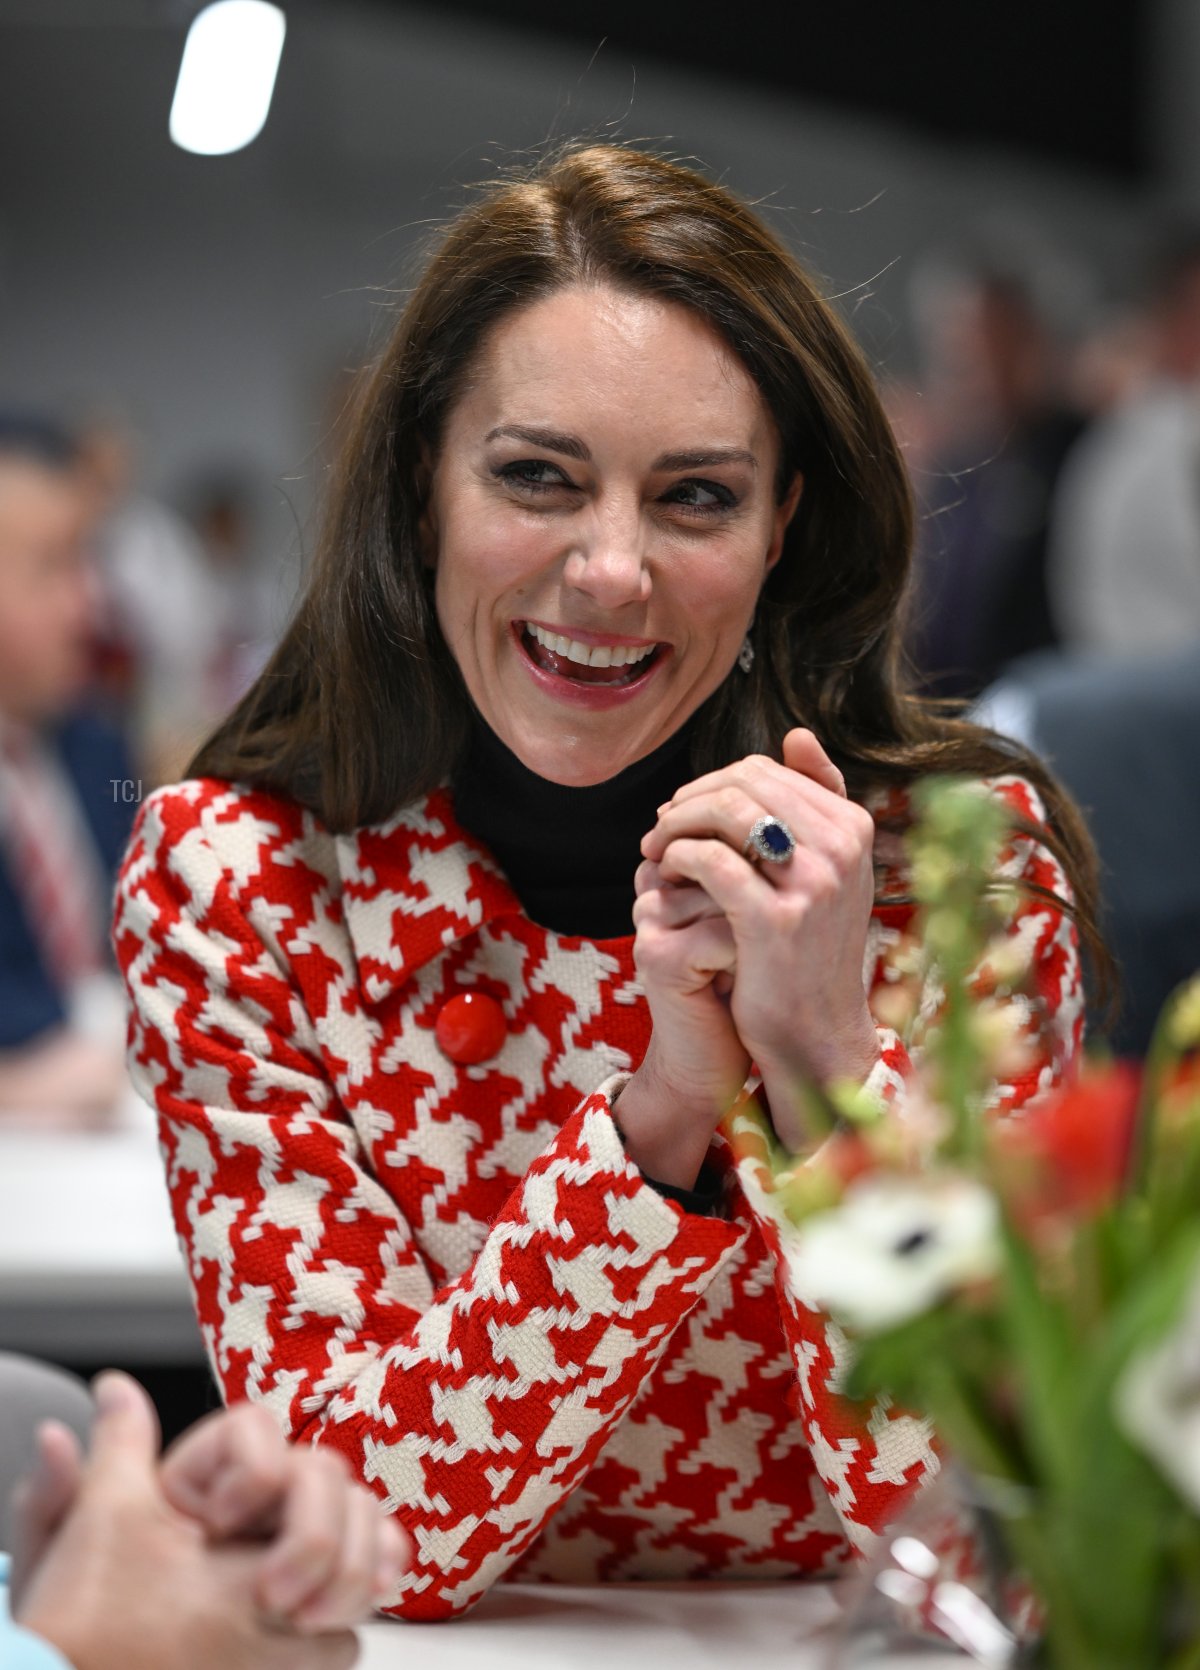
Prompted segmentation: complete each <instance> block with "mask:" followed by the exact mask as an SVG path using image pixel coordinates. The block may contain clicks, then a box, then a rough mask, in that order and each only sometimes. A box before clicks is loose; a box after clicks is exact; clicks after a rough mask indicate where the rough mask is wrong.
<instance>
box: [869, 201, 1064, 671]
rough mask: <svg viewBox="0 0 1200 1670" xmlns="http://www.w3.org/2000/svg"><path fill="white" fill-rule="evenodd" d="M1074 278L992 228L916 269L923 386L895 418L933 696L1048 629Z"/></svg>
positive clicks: (921, 640)
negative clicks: (912, 495) (912, 520)
mask: <svg viewBox="0 0 1200 1670" xmlns="http://www.w3.org/2000/svg"><path fill="white" fill-rule="evenodd" d="M1079 289H1080V281H1079V279H1078V277H1077V275H1076V274H1075V273H1074V272H1073V271H1072V270H1071V269H1069V268H1068V267H1067V266H1066V265H1065V264H1064V263H1062V261H1061V260H1060V259H1059V258H1057V257H1056V256H1054V255H1053V254H1052V253H1051V252H1049V251H1047V250H1043V249H1042V248H1041V247H1040V246H1039V245H1038V244H1037V243H1036V242H1034V241H1033V240H1031V239H1030V238H1029V236H1028V235H1027V234H1023V235H1018V233H1017V231H1016V230H1015V229H1006V228H1003V227H997V228H994V229H993V228H985V229H983V230H981V231H979V232H978V233H976V234H974V235H973V236H971V237H969V238H968V239H966V240H965V241H964V242H963V243H962V244H961V245H958V246H956V247H954V248H950V249H948V250H946V251H944V252H942V253H941V254H936V255H931V256H928V257H926V259H925V260H924V261H923V262H921V263H920V264H919V265H918V269H917V276H916V279H915V281H914V284H913V312H914V315H915V324H916V328H917V336H918V344H919V353H920V356H921V360H922V375H921V386H922V393H921V398H920V401H919V403H914V401H913V400H912V398H911V396H910V397H909V398H908V399H907V400H905V401H904V402H903V409H902V413H901V412H899V411H898V413H897V426H898V428H899V429H900V430H901V431H902V432H907V437H908V439H909V443H910V444H909V447H908V456H909V463H910V470H911V471H912V473H913V478H914V485H915V487H916V490H917V497H918V503H919V505H920V508H921V512H922V515H921V531H920V538H919V547H918V553H917V562H916V565H915V578H914V597H913V612H912V626H911V633H910V643H909V648H910V653H911V655H912V658H913V661H914V663H915V665H916V667H917V669H918V672H919V675H920V679H921V683H922V686H923V688H924V689H925V690H927V691H928V692H930V693H931V694H936V695H943V696H963V697H970V696H974V695H977V694H978V693H979V691H981V690H982V689H983V688H984V687H985V686H986V685H987V684H989V683H990V682H991V681H992V679H994V678H995V677H996V675H997V674H998V673H999V672H1000V671H1001V669H1002V668H1003V667H1005V666H1006V665H1007V664H1008V663H1009V662H1010V661H1012V660H1014V659H1015V658H1016V657H1018V656H1020V655H1023V654H1025V653H1027V652H1029V651H1030V650H1034V649H1038V648H1041V647H1044V646H1046V645H1050V644H1054V643H1055V642H1056V641H1057V636H1058V634H1057V629H1056V626H1055V623H1054V620H1053V618H1052V615H1051V610H1050V604H1049V597H1048V591H1047V580H1046V560H1047V559H1046V546H1047V527H1048V517H1049V506H1050V500H1051V495H1052V492H1053V490H1054V485H1055V482H1056V479H1057V476H1058V473H1059V470H1060V469H1061V467H1062V463H1063V459H1064V458H1065V456H1066V454H1067V451H1068V449H1069V448H1070V447H1071V445H1072V444H1073V443H1074V441H1075V440H1076V439H1077V438H1078V436H1079V435H1080V433H1081V431H1082V429H1083V427H1084V423H1085V421H1086V420H1085V415H1084V413H1083V412H1082V411H1080V410H1079V409H1078V407H1077V405H1076V403H1075V400H1074V398H1073V396H1072V394H1071V393H1070V392H1069V389H1068V375H1067V368H1068V356H1067V352H1066V346H1065V342H1064V336H1065V330H1064V323H1065V317H1066V315H1067V314H1068V313H1069V312H1070V311H1073V310H1075V309H1076V308H1077V305H1078V295H1077V292H1078V291H1079ZM1071 304H1074V306H1072V305H1071ZM918 422H919V431H917V430H915V429H914V425H916V424H917V423H918Z"/></svg>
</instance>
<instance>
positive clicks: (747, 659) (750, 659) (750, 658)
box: [738, 632, 754, 673]
mask: <svg viewBox="0 0 1200 1670" xmlns="http://www.w3.org/2000/svg"><path fill="white" fill-rule="evenodd" d="M753 665H754V645H753V644H752V643H751V642H750V634H749V633H748V632H747V634H746V636H745V637H744V638H743V639H742V647H741V649H740V650H738V666H739V667H740V668H741V669H742V671H743V672H744V673H748V672H749V671H750V669H751V667H752V666H753Z"/></svg>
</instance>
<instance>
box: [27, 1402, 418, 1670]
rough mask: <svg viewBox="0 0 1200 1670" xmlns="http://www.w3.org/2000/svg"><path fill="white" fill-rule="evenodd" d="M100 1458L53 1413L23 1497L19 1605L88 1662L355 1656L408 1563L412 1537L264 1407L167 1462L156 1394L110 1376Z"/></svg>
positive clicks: (323, 1668) (334, 1460) (101, 1408)
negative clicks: (368, 1621)
mask: <svg viewBox="0 0 1200 1670" xmlns="http://www.w3.org/2000/svg"><path fill="white" fill-rule="evenodd" d="M96 1400H97V1415H96V1419H95V1422H94V1425H93V1429H92V1440H91V1449H90V1453H89V1455H88V1456H87V1458H86V1459H85V1458H84V1456H83V1454H82V1452H81V1450H80V1448H79V1444H78V1441H77V1440H76V1438H75V1436H74V1434H73V1433H72V1432H71V1431H70V1430H69V1429H68V1428H67V1427H65V1426H62V1425H61V1424H59V1423H57V1422H45V1423H44V1424H43V1426H42V1428H41V1429H40V1433H39V1441H38V1450H39V1455H38V1465H37V1467H36V1469H35V1470H34V1472H33V1473H32V1474H31V1476H30V1477H29V1478H28V1480H27V1481H26V1482H25V1483H24V1485H22V1486H21V1487H20V1489H19V1491H18V1494H17V1496H16V1497H15V1498H14V1508H15V1518H16V1534H17V1546H16V1548H15V1550H14V1563H13V1581H12V1601H13V1613H14V1616H15V1617H16V1618H17V1620H18V1621H19V1622H20V1623H22V1624H24V1625H25V1626H26V1627H27V1628H29V1629H31V1630H33V1631H34V1632H35V1633H36V1634H38V1635H41V1636H42V1637H43V1639H45V1640H47V1641H49V1642H51V1643H52V1644H53V1645H55V1646H57V1647H58V1648H59V1649H60V1651H61V1652H62V1653H63V1654H64V1656H65V1657H67V1659H68V1660H69V1661H70V1662H71V1663H72V1664H73V1665H74V1666H76V1670H131V1667H133V1666H140V1665H154V1666H155V1670H195V1667H198V1666H200V1665H209V1664H213V1665H216V1664H219V1665H221V1666H222V1670H273V1667H274V1670H346V1667H348V1666H349V1665H350V1664H352V1663H353V1662H354V1659H355V1657H356V1655H357V1646H356V1643H355V1640H354V1637H353V1635H351V1634H350V1626H351V1625H353V1624H354V1623H357V1622H358V1621H360V1620H361V1619H362V1618H364V1617H365V1616H367V1615H369V1613H370V1611H371V1608H372V1606H373V1605H375V1604H380V1603H381V1602H382V1600H383V1597H384V1596H385V1595H387V1594H388V1593H389V1592H390V1591H392V1590H394V1589H395V1586H396V1584H397V1582H398V1580H399V1578H400V1576H401V1574H402V1573H403V1572H404V1571H405V1570H407V1568H408V1565H409V1563H410V1561H411V1558H412V1547H411V1543H410V1541H409V1538H408V1536H407V1534H406V1533H405V1532H404V1531H403V1530H401V1528H400V1527H399V1526H398V1525H397V1524H396V1523H395V1522H394V1521H393V1520H391V1519H389V1518H388V1517H387V1515H386V1514H385V1513H384V1511H383V1509H382V1507H381V1504H380V1503H379V1502H378V1501H377V1500H376V1499H375V1497H374V1496H373V1495H372V1494H371V1492H370V1491H368V1490H367V1489H366V1487H365V1486H363V1485H361V1484H359V1483H357V1482H355V1481H354V1480H353V1479H352V1477H351V1474H350V1470H349V1465H348V1463H346V1462H345V1461H344V1460H343V1459H342V1458H341V1457H340V1456H338V1455H336V1454H334V1453H333V1452H332V1451H329V1450H325V1449H312V1448H309V1447H308V1446H304V1445H298V1446H293V1445H289V1444H287V1443H286V1442H285V1441H284V1438H283V1435H282V1433H281V1432H280V1431H279V1429H278V1428H277V1427H276V1425H275V1423H274V1420H273V1419H272V1417H271V1415H270V1414H269V1413H268V1412H267V1410H265V1409H264V1408H263V1407H262V1406H261V1405H252V1404H248V1403H245V1404H238V1405H236V1406H235V1407H233V1408H231V1409H228V1410H220V1411H218V1412H216V1413H214V1414H212V1415H208V1416H205V1417H204V1419H203V1420H201V1421H198V1422H197V1423H196V1425H195V1426H194V1427H192V1428H191V1429H189V1431H188V1432H186V1433H185V1434H184V1435H183V1436H182V1437H181V1438H179V1439H177V1440H176V1442H175V1443H174V1444H173V1445H172V1446H171V1448H170V1449H169V1450H168V1451H167V1453H166V1455H165V1456H163V1457H162V1458H161V1460H160V1459H159V1456H158V1448H159V1442H160V1437H159V1430H158V1419H157V1415H156V1413H155V1410H154V1406H153V1404H152V1403H151V1402H150V1399H149V1398H148V1396H147V1395H146V1393H145V1391H144V1390H143V1389H142V1387H141V1386H139V1385H138V1383H137V1382H136V1381H135V1380H132V1379H130V1378H129V1377H128V1376H127V1375H123V1374H117V1373H113V1372H111V1371H110V1372H109V1373H107V1374H105V1375H103V1376H102V1377H101V1378H100V1380H99V1381H98V1382H97V1386H96Z"/></svg>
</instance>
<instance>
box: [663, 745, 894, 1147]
mask: <svg viewBox="0 0 1200 1670" xmlns="http://www.w3.org/2000/svg"><path fill="white" fill-rule="evenodd" d="M767 815H769V816H773V817H776V818H780V819H782V820H783V821H784V822H785V823H786V824H787V825H788V826H789V828H790V829H791V831H792V833H793V835H794V836H795V840H796V847H795V850H794V851H793V853H792V854H791V856H790V858H788V859H787V860H786V861H785V862H784V863H780V864H765V863H764V864H760V863H755V862H754V861H753V860H752V858H751V857H748V856H746V855H745V850H744V849H745V843H746V838H747V836H748V834H749V832H750V829H751V827H752V825H753V824H754V823H755V821H756V820H757V819H758V818H760V817H763V816H767ZM874 838H875V824H874V820H873V818H872V817H871V814H870V813H869V812H867V811H866V810H865V809H864V808H863V807H861V806H858V805H856V804H855V803H854V802H853V801H851V800H850V799H848V797H847V794H846V788H845V783H844V781H843V779H842V776H841V773H840V772H839V771H838V769H837V767H836V766H835V765H834V764H833V762H832V761H831V760H830V758H829V756H828V755H827V754H826V753H825V751H824V749H823V748H822V747H821V745H820V743H819V742H818V741H817V739H816V737H815V736H814V735H813V734H812V732H811V731H808V730H804V729H799V728H798V729H795V730H791V731H789V732H788V734H787V736H786V737H785V738H784V743H783V763H782V764H780V763H779V762H778V761H776V760H772V759H770V758H768V757H767V756H765V755H761V754H751V755H748V756H747V757H746V758H744V759H741V760H738V761H735V763H734V764H732V765H729V766H725V767H723V768H722V769H721V770H719V771H713V772H709V773H707V774H706V775H705V776H703V777H698V778H696V779H695V781H693V782H690V783H685V784H684V785H683V787H682V788H680V789H679V790H678V791H677V793H676V794H675V796H674V797H673V799H672V800H670V801H669V802H667V803H666V804H665V805H664V806H663V807H662V808H660V812H659V818H658V822H657V824H656V825H655V827H654V828H653V829H652V830H650V831H649V832H648V834H647V835H646V836H645V837H644V838H643V840H642V852H643V854H644V860H643V862H642V863H641V864H640V865H639V866H638V869H637V873H636V875H635V878H634V886H635V891H636V894H637V898H636V901H635V904H634V911H633V921H634V927H635V930H636V938H635V941H634V958H635V962H636V965H637V968H638V972H639V976H640V978H641V980H642V983H643V986H644V989H645V992H646V997H647V1001H648V1003H649V1005H650V1011H651V1016H652V1020H653V1025H654V1033H653V1050H654V1059H655V1071H656V1075H657V1077H658V1078H659V1080H660V1081H662V1082H663V1083H670V1084H671V1085H672V1087H673V1088H674V1087H680V1088H681V1090H682V1093H683V1095H684V1096H685V1097H691V1098H693V1099H694V1100H700V1099H701V1098H703V1097H704V1096H705V1095H706V1094H707V1095H715V1096H716V1097H717V1099H718V1100H719V1101H720V1102H722V1103H723V1104H724V1106H726V1107H727V1106H728V1103H729V1100H731V1092H730V1086H733V1092H734V1093H736V1090H737V1089H739V1088H740V1087H741V1085H742V1084H743V1083H744V1082H745V1079H746V1077H747V1075H748V1074H749V1072H750V1068H751V1064H753V1065H754V1066H755V1067H757V1069H758V1071H759V1073H760V1074H761V1075H762V1079H763V1083H764V1087H766V1088H767V1090H768V1093H769V1094H770V1099H771V1113H772V1118H773V1120H774V1122H775V1125H776V1129H777V1131H778V1134H779V1136H780V1139H781V1140H782V1141H783V1142H784V1143H785V1144H786V1145H787V1146H788V1147H789V1148H792V1149H793V1150H794V1151H799V1149H800V1148H802V1147H803V1146H804V1143H805V1141H806V1133H805V1132H804V1131H803V1129H801V1128H800V1114H799V1106H800V1104H799V1102H798V1101H797V1100H795V1099H794V1098H792V1097H789V1096H788V1094H787V1087H788V1086H789V1085H792V1086H797V1085H799V1084H800V1083H801V1082H802V1081H804V1080H808V1081H810V1082H811V1081H815V1082H818V1083H821V1084H828V1083H830V1082H832V1081H833V1080H835V1079H838V1078H853V1079H856V1080H858V1081H861V1080H862V1079H864V1078H865V1077H866V1076H867V1074H868V1073H869V1071H870V1069H871V1067H872V1066H873V1065H874V1063H875V1061H876V1060H877V1059H878V1053H879V1051H878V1042H877V1037H876V1032H875V1025H874V1021H873V1020H872V1017H871V1013H870V1010H869V1008H868V1006H867V997H866V991H865V988H864V984H863V959H864V954H865V947H866V935H867V927H868V924H869V921H870V915H871V907H872V903H873V899H874V871H873V852H874Z"/></svg>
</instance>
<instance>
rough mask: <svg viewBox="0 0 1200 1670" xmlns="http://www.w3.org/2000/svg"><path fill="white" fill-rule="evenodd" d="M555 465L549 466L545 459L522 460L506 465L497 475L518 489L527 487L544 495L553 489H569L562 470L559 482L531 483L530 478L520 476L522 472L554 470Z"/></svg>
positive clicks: (559, 473)
mask: <svg viewBox="0 0 1200 1670" xmlns="http://www.w3.org/2000/svg"><path fill="white" fill-rule="evenodd" d="M553 469H555V465H553V464H548V463H547V462H546V460H545V459H544V458H522V459H521V460H520V461H519V462H518V463H516V464H505V465H504V466H503V468H502V469H500V470H498V471H497V472H496V473H497V475H499V476H500V478H501V480H503V481H511V482H512V483H513V485H514V486H516V487H527V488H528V489H529V490H530V491H531V492H534V493H544V492H546V491H547V490H548V489H549V488H551V487H569V486H570V485H571V483H570V482H569V481H567V480H566V478H565V477H564V476H563V474H562V472H561V470H560V471H558V472H557V473H558V480H557V481H530V479H529V478H528V476H524V475H519V474H518V473H517V472H518V471H520V470H553Z"/></svg>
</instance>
